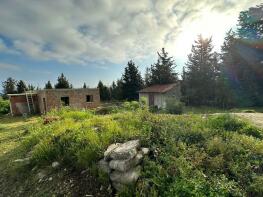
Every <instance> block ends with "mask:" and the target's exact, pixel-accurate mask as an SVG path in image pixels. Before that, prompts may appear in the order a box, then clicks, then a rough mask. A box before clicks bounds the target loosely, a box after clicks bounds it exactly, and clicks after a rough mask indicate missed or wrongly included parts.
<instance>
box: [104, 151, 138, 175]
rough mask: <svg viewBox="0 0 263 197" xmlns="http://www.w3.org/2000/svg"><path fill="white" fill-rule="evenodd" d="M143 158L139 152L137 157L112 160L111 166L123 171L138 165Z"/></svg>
mask: <svg viewBox="0 0 263 197" xmlns="http://www.w3.org/2000/svg"><path fill="white" fill-rule="evenodd" d="M142 158H143V155H142V154H140V153H138V154H137V155H136V156H135V157H133V158H130V159H125V160H111V161H110V163H109V167H110V168H111V169H114V170H118V171H121V172H125V171H128V170H129V169H131V168H133V167H135V166H136V165H138V164H139V163H140V162H141V160H142Z"/></svg>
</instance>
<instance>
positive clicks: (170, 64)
mask: <svg viewBox="0 0 263 197" xmlns="http://www.w3.org/2000/svg"><path fill="white" fill-rule="evenodd" d="M157 54H158V60H157V63H155V64H154V65H151V67H150V70H148V71H147V72H148V73H147V75H148V76H147V78H146V80H147V81H146V83H148V84H149V85H150V84H151V85H152V84H169V83H175V82H177V81H178V74H177V73H176V72H175V71H174V69H175V67H176V65H175V63H174V60H173V57H169V56H168V53H167V52H166V51H165V49H164V48H162V51H161V53H159V52H158V53H157Z"/></svg>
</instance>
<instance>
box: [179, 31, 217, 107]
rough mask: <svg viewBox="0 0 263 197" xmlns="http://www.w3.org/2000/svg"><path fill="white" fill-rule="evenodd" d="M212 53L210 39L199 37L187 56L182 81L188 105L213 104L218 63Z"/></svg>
mask: <svg viewBox="0 0 263 197" xmlns="http://www.w3.org/2000/svg"><path fill="white" fill-rule="evenodd" d="M216 56H217V55H216V54H215V53H213V46H212V39H211V38H210V39H204V38H202V36H201V35H200V36H199V37H198V39H197V41H195V44H194V45H193V46H192V51H191V54H190V55H189V56H188V62H187V64H186V69H187V70H186V71H185V73H184V79H183V80H184V81H183V82H182V84H183V86H184V88H185V90H184V92H183V93H184V95H183V97H184V99H185V100H187V102H188V104H190V105H213V104H215V84H216V78H217V74H218V62H217V58H216Z"/></svg>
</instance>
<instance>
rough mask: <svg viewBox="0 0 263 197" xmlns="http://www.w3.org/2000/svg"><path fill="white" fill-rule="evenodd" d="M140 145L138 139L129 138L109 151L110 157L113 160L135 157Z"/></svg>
mask: <svg viewBox="0 0 263 197" xmlns="http://www.w3.org/2000/svg"><path fill="white" fill-rule="evenodd" d="M139 147H140V141H139V140H131V141H128V142H126V143H123V144H121V145H119V146H118V147H117V148H115V149H113V150H112V151H111V153H110V158H111V159H113V160H126V159H131V158H133V157H135V155H136V154H137V149H138V148H139Z"/></svg>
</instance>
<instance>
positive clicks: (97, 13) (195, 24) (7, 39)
mask: <svg viewBox="0 0 263 197" xmlns="http://www.w3.org/2000/svg"><path fill="white" fill-rule="evenodd" d="M132 2H133V3H131V1H128V0H96V1H92V0H56V1H54V0H45V1H35V0H1V1H0V81H4V80H5V79H6V78H7V77H9V76H11V77H13V78H15V79H22V80H24V81H26V82H27V83H32V84H33V85H35V86H39V87H43V86H44V84H45V83H46V82H47V81H48V80H50V81H51V82H52V83H55V82H56V79H57V76H58V75H59V74H60V73H62V72H63V73H64V74H65V75H66V77H67V78H68V79H69V81H70V82H71V83H73V86H74V87H81V86H82V85H83V83H84V82H86V84H87V85H88V86H90V87H94V86H96V85H97V83H98V81H99V80H102V81H103V82H104V83H106V84H108V85H109V84H111V82H112V81H113V80H116V79H117V78H120V77H121V73H122V72H123V69H124V66H125V65H126V63H127V62H128V61H129V60H130V59H132V60H134V61H135V63H136V64H137V65H138V66H139V69H140V71H141V72H142V73H144V71H145V68H146V67H147V66H150V65H151V64H152V63H154V62H155V61H156V58H157V54H156V52H157V50H160V49H161V48H162V47H165V48H166V49H167V51H168V52H169V54H171V55H172V56H174V58H175V60H176V63H177V65H178V68H177V70H178V71H179V72H180V71H181V69H182V66H183V65H184V62H185V61H186V59H187V55H188V54H189V52H190V50H191V45H192V44H193V41H194V39H196V37H197V35H198V34H202V35H204V36H205V37H209V36H212V38H213V43H214V45H215V50H217V51H218V50H219V49H220V45H221V44H222V42H223V39H224V36H225V32H226V31H227V30H229V29H230V28H234V27H235V24H236V23H237V17H238V14H239V12H240V11H242V10H245V9H248V8H249V7H252V6H255V5H257V4H260V3H261V2H262V1H259V0H250V1H247V0H217V1H214V0H200V1H196V0H134V1H132Z"/></svg>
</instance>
